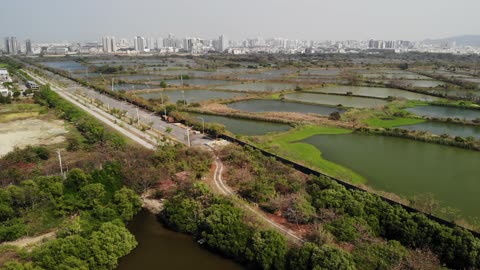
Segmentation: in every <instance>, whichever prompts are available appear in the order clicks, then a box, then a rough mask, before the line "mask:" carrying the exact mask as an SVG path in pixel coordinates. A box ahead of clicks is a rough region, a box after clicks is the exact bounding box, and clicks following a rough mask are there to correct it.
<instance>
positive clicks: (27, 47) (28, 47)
mask: <svg viewBox="0 0 480 270" xmlns="http://www.w3.org/2000/svg"><path fill="white" fill-rule="evenodd" d="M25 51H26V53H27V54H28V55H31V54H33V50H32V41H31V40H30V39H27V40H26V41H25Z"/></svg>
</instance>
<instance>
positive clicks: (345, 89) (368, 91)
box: [313, 86, 439, 101]
mask: <svg viewBox="0 0 480 270" xmlns="http://www.w3.org/2000/svg"><path fill="white" fill-rule="evenodd" d="M313 91H315V92H321V93H334V94H347V93H349V92H350V93H352V94H353V95H358V96H370V97H379V98H387V97H399V98H405V99H410V100H424V101H435V100H439V98H438V97H434V96H429V95H424V94H418V93H414V92H409V91H404V90H400V89H393V88H383V87H361V86H327V87H322V88H318V89H314V90H313Z"/></svg>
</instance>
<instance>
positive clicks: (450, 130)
mask: <svg viewBox="0 0 480 270" xmlns="http://www.w3.org/2000/svg"><path fill="white" fill-rule="evenodd" d="M397 128H402V129H408V130H418V131H427V132H430V133H432V134H436V135H442V134H448V135H453V136H460V137H464V138H466V137H470V136H471V137H473V138H475V139H477V140H480V126H470V125H460V124H454V123H444V122H423V123H419V124H415V125H408V126H399V127H397Z"/></svg>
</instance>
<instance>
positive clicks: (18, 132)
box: [0, 119, 67, 157]
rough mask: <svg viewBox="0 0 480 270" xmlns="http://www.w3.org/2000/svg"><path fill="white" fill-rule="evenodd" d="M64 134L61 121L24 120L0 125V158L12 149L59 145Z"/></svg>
mask: <svg viewBox="0 0 480 270" xmlns="http://www.w3.org/2000/svg"><path fill="white" fill-rule="evenodd" d="M66 133H67V130H65V127H64V123H63V121H62V120H54V121H46V120H41V119H25V120H17V121H10V122H7V123H0V157H1V156H3V155H5V154H7V153H8V152H10V151H12V150H13V149H14V147H20V148H23V147H25V146H27V145H49V144H55V143H60V142H62V141H64V140H65V137H64V136H63V135H65V134H66Z"/></svg>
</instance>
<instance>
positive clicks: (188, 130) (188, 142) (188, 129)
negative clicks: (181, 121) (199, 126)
mask: <svg viewBox="0 0 480 270" xmlns="http://www.w3.org/2000/svg"><path fill="white" fill-rule="evenodd" d="M187 145H188V147H190V146H191V145H190V128H189V127H187Z"/></svg>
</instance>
